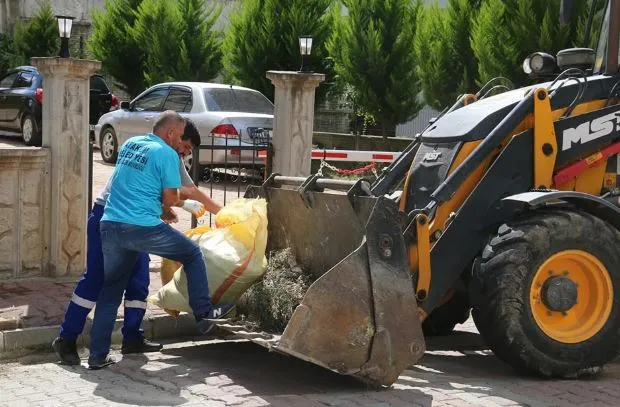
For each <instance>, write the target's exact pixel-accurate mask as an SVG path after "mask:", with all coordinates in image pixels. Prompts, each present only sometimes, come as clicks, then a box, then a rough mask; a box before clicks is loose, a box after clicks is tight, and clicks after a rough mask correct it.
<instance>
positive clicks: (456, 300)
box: [422, 291, 471, 336]
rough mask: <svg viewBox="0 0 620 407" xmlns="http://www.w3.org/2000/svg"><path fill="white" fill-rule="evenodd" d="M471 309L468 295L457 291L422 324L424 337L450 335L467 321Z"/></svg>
mask: <svg viewBox="0 0 620 407" xmlns="http://www.w3.org/2000/svg"><path fill="white" fill-rule="evenodd" d="M470 309H471V307H470V305H469V298H468V295H467V294H466V293H464V292H462V291H456V292H455V293H454V295H453V296H452V297H451V298H450V299H449V300H448V301H447V302H446V303H445V304H442V305H440V306H439V307H437V308H435V309H434V310H433V312H431V313H430V315H429V316H428V317H426V319H425V320H424V322H422V330H423V331H424V336H444V335H449V334H450V333H452V331H454V327H455V326H456V325H457V324H462V323H463V322H465V321H467V319H468V318H469V314H470Z"/></svg>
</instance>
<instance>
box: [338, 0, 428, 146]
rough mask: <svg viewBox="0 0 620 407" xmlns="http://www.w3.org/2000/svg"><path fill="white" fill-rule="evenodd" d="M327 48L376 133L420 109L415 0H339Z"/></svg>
mask: <svg viewBox="0 0 620 407" xmlns="http://www.w3.org/2000/svg"><path fill="white" fill-rule="evenodd" d="M343 3H344V4H345V6H346V7H347V9H348V16H344V17H342V18H341V19H339V22H338V28H337V30H336V33H335V35H334V36H333V37H332V38H331V40H330V42H329V45H328V47H329V51H330V53H331V55H332V56H333V58H334V61H335V70H336V72H337V74H338V76H339V78H340V79H341V80H342V81H344V82H345V83H347V84H349V85H350V86H351V87H352V89H353V99H354V101H355V104H356V106H358V107H359V108H360V109H361V110H362V112H365V113H366V114H368V115H370V116H372V117H374V118H375V119H376V120H377V122H378V123H379V124H380V126H381V134H382V135H383V136H386V135H387V130H388V129H389V128H393V127H394V126H395V125H396V124H398V123H402V122H405V121H407V120H409V119H411V118H412V117H414V116H415V114H416V113H417V112H418V111H419V110H420V107H421V106H420V104H419V103H418V100H417V97H418V93H419V92H420V89H421V87H420V82H419V80H418V78H417V75H416V73H415V64H416V61H415V57H414V52H413V47H412V44H413V39H414V36H415V29H416V25H415V21H416V15H417V13H418V11H419V9H420V2H419V1H411V0H343Z"/></svg>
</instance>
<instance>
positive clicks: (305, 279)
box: [237, 248, 314, 334]
mask: <svg viewBox="0 0 620 407" xmlns="http://www.w3.org/2000/svg"><path fill="white" fill-rule="evenodd" d="M313 281H314V277H313V276H312V275H311V274H310V273H306V272H304V271H303V270H302V269H301V267H299V265H298V264H297V261H296V260H295V256H294V254H293V252H292V250H291V249H290V248H287V249H283V250H278V251H274V252H272V253H271V255H270V257H269V260H268V262H267V267H266V270H265V274H264V275H263V278H262V279H261V280H260V281H258V282H257V283H255V284H254V285H253V286H252V287H250V288H249V289H248V290H247V291H246V292H245V293H244V294H243V296H242V297H241V298H240V299H239V301H238V302H237V313H238V314H241V315H243V316H244V317H245V318H246V319H247V320H248V322H250V323H251V324H252V325H255V326H256V328H257V329H260V330H264V331H267V332H270V333H278V334H280V333H282V332H283V331H284V328H285V327H286V324H287V323H288V321H289V319H290V318H291V316H292V315H293V312H294V311H295V308H296V307H297V305H299V304H300V303H301V300H302V298H303V297H304V294H305V293H306V291H307V290H308V287H310V285H311V284H312V282H313Z"/></svg>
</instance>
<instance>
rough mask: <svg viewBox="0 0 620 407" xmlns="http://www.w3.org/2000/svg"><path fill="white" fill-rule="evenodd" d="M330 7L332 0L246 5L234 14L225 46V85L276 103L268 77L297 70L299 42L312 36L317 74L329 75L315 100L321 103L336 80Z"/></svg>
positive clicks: (257, 0)
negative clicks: (328, 46)
mask: <svg viewBox="0 0 620 407" xmlns="http://www.w3.org/2000/svg"><path fill="white" fill-rule="evenodd" d="M332 3H333V0H246V1H244V2H243V3H242V4H241V5H240V6H239V8H238V9H237V10H235V12H234V13H233V14H232V15H231V17H230V28H229V29H228V31H227V33H226V35H225V38H224V42H223V45H222V50H223V64H224V78H225V80H226V82H231V83H235V84H240V85H243V86H248V87H250V88H253V89H256V90H259V91H260V92H262V93H263V94H265V95H266V96H267V97H269V98H270V99H271V100H273V96H274V87H273V85H272V84H271V81H270V80H269V79H268V78H267V77H266V72H267V71H269V70H286V71H290V70H293V71H296V70H298V69H299V68H300V62H301V57H300V53H299V41H298V37H299V36H301V35H312V37H313V44H312V55H311V58H312V67H313V71H315V72H320V73H324V74H326V79H327V81H326V82H324V83H322V84H321V85H320V86H319V88H317V90H316V98H317V100H322V99H323V97H324V96H325V95H326V93H327V91H328V90H329V88H330V85H331V83H330V79H331V78H333V75H332V70H331V64H330V59H329V58H328V53H327V49H326V41H327V39H328V37H329V35H330V33H331V27H332V20H331V14H330V13H329V12H328V11H329V9H330V6H331V4H332Z"/></svg>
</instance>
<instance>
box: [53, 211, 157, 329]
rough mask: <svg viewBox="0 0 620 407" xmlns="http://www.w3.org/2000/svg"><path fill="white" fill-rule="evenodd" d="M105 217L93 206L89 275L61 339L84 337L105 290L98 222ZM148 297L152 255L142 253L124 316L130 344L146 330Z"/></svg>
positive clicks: (129, 286) (75, 294)
mask: <svg viewBox="0 0 620 407" xmlns="http://www.w3.org/2000/svg"><path fill="white" fill-rule="evenodd" d="M102 216H103V206H101V205H97V204H94V205H93V210H92V211H91V213H90V216H89V217H88V226H87V232H86V236H87V244H88V247H87V252H86V256H87V260H86V273H84V275H82V278H81V279H80V281H79V282H78V284H77V286H76V287H75V290H74V291H73V296H72V297H71V302H69V306H68V307H67V311H66V313H65V319H64V321H63V323H62V325H61V326H60V336H61V337H62V338H65V339H69V340H76V339H77V337H78V336H79V335H80V334H81V333H82V330H83V329H84V324H85V323H86V317H87V316H88V313H89V312H90V311H91V310H92V309H93V307H94V306H95V303H96V302H97V297H98V296H99V292H100V291H101V288H102V287H103V253H102V251H101V235H100V234H99V221H100V220H101V217H102ZM148 293H149V255H148V254H147V253H140V255H139V256H138V260H137V261H136V264H135V266H134V268H133V271H132V274H131V278H130V279H129V282H128V283H127V286H126V287H125V316H124V323H123V329H122V333H123V340H125V341H131V340H133V339H136V338H138V337H140V336H141V335H142V334H143V332H144V331H143V330H142V329H140V324H141V323H142V319H143V318H144V313H145V311H146V297H147V295H148Z"/></svg>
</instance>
